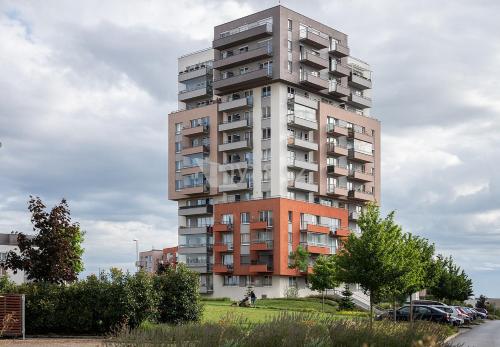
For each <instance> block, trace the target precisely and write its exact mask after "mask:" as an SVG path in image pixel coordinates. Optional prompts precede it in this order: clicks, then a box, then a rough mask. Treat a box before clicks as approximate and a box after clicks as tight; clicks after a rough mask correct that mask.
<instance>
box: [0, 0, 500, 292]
mask: <svg viewBox="0 0 500 347" xmlns="http://www.w3.org/2000/svg"><path fill="white" fill-rule="evenodd" d="M276 3H277V1H223V0H203V1H201V0H200V1H198V0H189V1H184V0H180V1H123V0H116V1H97V0H96V1H92V0H86V1H43V2H41V1H31V2H30V1H6V0H0V142H2V147H1V148H0V232H10V231H12V230H17V231H21V232H30V231H31V225H30V223H29V215H28V214H27V212H26V207H27V200H28V197H29V195H30V194H33V195H38V196H40V197H42V199H44V200H45V201H46V202H47V204H48V205H49V206H52V205H53V204H55V203H56V202H57V201H58V200H60V199H61V198H62V197H65V198H67V199H68V201H69V204H70V207H71V209H72V214H73V218H74V219H75V220H77V221H79V222H80V223H81V225H82V228H83V229H84V230H85V231H86V232H87V234H86V241H85V249H86V252H85V256H84V261H85V267H86V271H85V274H88V273H91V272H95V271H97V270H98V269H107V268H109V267H111V266H118V267H122V268H127V269H133V262H134V260H135V245H134V243H133V241H132V240H133V239H134V238H138V239H140V247H141V249H146V248H151V247H155V248H161V247H165V246H170V245H174V244H176V242H177V218H176V204H175V203H173V202H169V201H168V200H167V114H168V113H169V112H170V111H173V110H175V109H176V108H177V101H176V99H177V94H176V93H177V82H176V81H177V75H176V64H177V60H176V58H177V56H179V55H182V54H184V53H187V52H190V51H194V50H198V49H202V48H205V47H208V46H209V45H210V42H211V39H212V35H213V26H214V25H216V24H220V23H223V22H225V21H229V20H232V19H236V18H238V17H241V16H244V15H246V14H250V13H252V12H254V11H257V10H262V9H265V8H267V7H271V6H274V5H276ZM282 4H284V5H286V6H287V7H289V8H291V9H293V10H295V11H298V12H301V13H303V14H304V15H306V16H309V17H312V18H314V19H317V20H319V21H321V22H323V23H325V24H327V25H330V26H332V27H334V28H336V29H338V30H340V31H343V32H345V33H346V34H348V35H349V45H350V47H351V54H353V55H354V56H356V57H359V58H361V59H363V60H366V61H368V62H369V63H370V64H371V65H372V68H373V70H374V73H373V80H374V83H373V85H374V90H373V99H374V102H373V103H374V107H373V111H372V114H373V115H374V116H375V117H377V118H378V119H380V120H381V122H382V129H383V130H382V131H383V133H382V207H383V210H384V212H388V211H390V210H396V211H397V219H398V221H399V222H400V223H401V224H402V225H403V227H404V228H405V229H406V230H408V231H411V232H413V233H416V234H419V235H422V236H425V237H427V238H429V239H430V240H431V241H433V242H435V243H436V247H437V249H438V251H439V252H442V253H444V254H446V255H450V254H451V255H453V256H454V257H455V259H456V260H457V262H458V263H459V265H461V266H462V267H463V268H464V269H465V270H466V271H467V272H468V273H469V274H470V276H471V277H472V279H473V280H474V289H475V293H476V294H477V295H479V294H481V293H484V294H486V295H488V296H490V297H500V184H499V179H498V175H499V174H500V81H499V76H500V39H499V37H500V20H499V19H498V14H499V13H500V2H498V1H496V0H491V1H483V0H476V1H473V2H471V1H465V0H453V1H451V0H450V1H401V0H392V1H391V0H389V1H381V0H377V1H373V0H366V1H361V0H350V1H347V0H337V1H327V0H321V1H317V0H308V1H282Z"/></svg>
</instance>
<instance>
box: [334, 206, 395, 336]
mask: <svg viewBox="0 0 500 347" xmlns="http://www.w3.org/2000/svg"><path fill="white" fill-rule="evenodd" d="M358 225H359V227H360V228H361V234H360V235H359V236H358V235H356V234H354V233H351V234H350V235H349V237H348V238H347V240H346V242H345V243H344V247H343V248H342V249H341V250H340V251H339V252H338V253H337V254H336V255H335V256H334V259H335V261H334V263H335V266H336V273H337V276H338V279H339V280H340V281H342V282H344V283H359V285H360V286H361V288H362V289H363V290H364V292H365V293H367V294H369V296H370V327H371V326H372V324H373V305H374V304H376V303H378V302H380V300H381V299H382V298H383V296H384V295H387V293H388V291H389V292H390V290H391V289H393V288H394V285H393V283H394V281H395V280H399V278H400V277H401V276H402V275H404V273H403V271H404V269H405V267H404V266H402V264H401V263H402V258H403V257H404V256H405V253H404V252H403V243H404V240H403V235H402V231H401V227H400V226H399V225H397V224H396V223H395V222H394V212H391V213H389V215H387V217H385V218H384V219H382V218H381V217H380V209H379V207H378V206H376V205H375V204H368V205H367V206H366V208H365V209H364V211H363V213H362V214H361V216H360V219H359V221H358Z"/></svg>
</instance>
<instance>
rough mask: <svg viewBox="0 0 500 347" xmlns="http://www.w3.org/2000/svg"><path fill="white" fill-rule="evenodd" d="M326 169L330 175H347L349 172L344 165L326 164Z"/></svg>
mask: <svg viewBox="0 0 500 347" xmlns="http://www.w3.org/2000/svg"><path fill="white" fill-rule="evenodd" d="M327 170H328V174H330V175H332V176H347V175H348V174H349V170H348V169H347V167H345V166H344V167H342V166H338V165H328V166H327Z"/></svg>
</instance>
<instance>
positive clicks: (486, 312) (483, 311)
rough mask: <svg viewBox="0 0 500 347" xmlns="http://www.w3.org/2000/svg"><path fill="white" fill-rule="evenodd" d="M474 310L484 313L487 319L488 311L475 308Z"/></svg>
mask: <svg viewBox="0 0 500 347" xmlns="http://www.w3.org/2000/svg"><path fill="white" fill-rule="evenodd" d="M475 310H476V311H477V312H481V313H484V314H485V315H486V317H488V310H487V309H485V308H475Z"/></svg>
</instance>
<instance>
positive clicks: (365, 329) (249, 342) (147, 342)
mask: <svg viewBox="0 0 500 347" xmlns="http://www.w3.org/2000/svg"><path fill="white" fill-rule="evenodd" d="M448 328H449V327H447V326H445V325H440V324H434V323H428V322H415V323H414V324H413V325H410V324H407V323H393V322H386V321H384V322H375V324H374V327H373V330H371V329H370V327H369V323H368V321H367V320H366V319H365V320H355V319H351V320H338V319H337V320H336V319H332V318H329V317H325V316H324V315H313V314H297V313H295V314H290V313H286V314H281V315H278V316H276V317H275V318H273V319H272V320H270V321H266V322H262V323H249V322H248V321H246V320H244V319H242V318H239V317H237V316H229V315H228V316H227V317H224V318H223V319H221V321H220V322H219V323H190V324H183V325H159V326H157V327H156V328H153V329H150V328H149V327H148V329H141V328H139V329H135V330H133V331H126V332H123V333H121V334H119V335H118V336H117V337H116V338H114V339H111V340H107V341H106V342H105V345H106V346H137V345H141V346H192V347H195V346H241V347H246V346H248V347H250V346H252V347H253V346H287V347H288V346H297V347H298V346H325V347H326V346H334V347H336V346H338V347H340V346H386V347H393V346H394V347H396V346H397V347H405V346H408V347H410V346H422V347H425V346H429V347H430V346H434V347H437V346H445V343H444V340H445V339H446V338H447V336H448V335H449V333H450V332H449V330H448ZM419 341H421V342H419Z"/></svg>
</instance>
